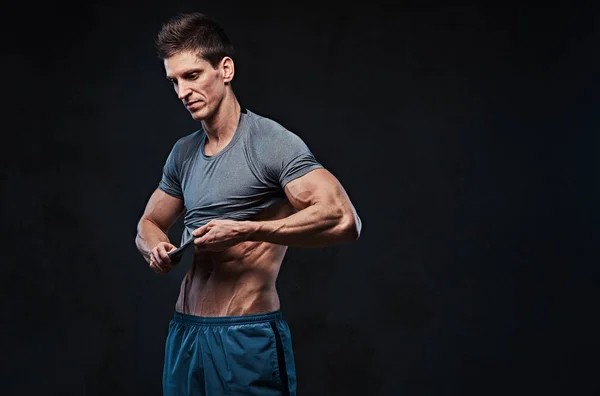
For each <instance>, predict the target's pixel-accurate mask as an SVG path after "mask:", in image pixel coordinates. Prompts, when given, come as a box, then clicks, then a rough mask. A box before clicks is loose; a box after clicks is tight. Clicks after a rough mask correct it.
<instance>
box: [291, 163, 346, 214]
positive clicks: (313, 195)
mask: <svg viewBox="0 0 600 396" xmlns="http://www.w3.org/2000/svg"><path fill="white" fill-rule="evenodd" d="M284 191H285V194H286V196H287V198H288V200H289V201H290V203H291V204H292V205H293V206H294V208H296V209H298V210H302V209H304V208H307V207H308V206H311V205H315V204H323V205H336V206H341V207H343V208H344V207H346V206H348V205H351V204H350V200H349V198H348V195H347V194H346V192H345V191H344V188H343V187H342V185H341V184H340V182H339V180H338V179H337V178H336V177H335V176H334V175H332V174H331V173H330V172H329V171H328V170H326V169H324V168H320V169H315V170H313V171H310V172H308V173H307V174H305V175H304V176H301V177H299V178H297V179H295V180H292V181H291V182H289V183H288V184H286V186H285V188H284Z"/></svg>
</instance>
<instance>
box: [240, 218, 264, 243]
mask: <svg viewBox="0 0 600 396" xmlns="http://www.w3.org/2000/svg"><path fill="white" fill-rule="evenodd" d="M259 229H260V224H259V222H257V221H244V223H243V227H242V233H243V235H244V239H245V240H247V241H251V242H256V241H258V239H257V236H258V235H257V234H258V230H259Z"/></svg>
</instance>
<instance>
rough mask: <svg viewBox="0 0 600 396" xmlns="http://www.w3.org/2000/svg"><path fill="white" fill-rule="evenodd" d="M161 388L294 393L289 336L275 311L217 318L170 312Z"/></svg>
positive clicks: (178, 392)
mask: <svg viewBox="0 0 600 396" xmlns="http://www.w3.org/2000/svg"><path fill="white" fill-rule="evenodd" d="M163 392H164V396H192V395H194V396H196V395H219V396H221V395H265V396H267V395H295V394H296V369H295V364H294V353H293V351H292V339H291V335H290V329H289V327H288V325H287V323H286V322H285V321H284V320H283V318H282V315H281V311H279V310H278V311H274V312H269V313H266V314H258V315H245V316H219V317H203V316H195V315H187V314H183V313H180V312H175V315H174V317H173V319H172V320H171V322H170V323H169V333H168V335H167V340H166V344H165V364H164V369H163Z"/></svg>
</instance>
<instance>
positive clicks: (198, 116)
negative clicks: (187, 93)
mask: <svg viewBox="0 0 600 396" xmlns="http://www.w3.org/2000/svg"><path fill="white" fill-rule="evenodd" d="M190 114H191V116H192V118H193V119H194V120H196V121H201V120H203V119H205V118H206V117H208V116H209V115H210V114H209V111H208V109H207V108H206V107H202V108H201V109H197V110H196V111H193V112H191V113H190Z"/></svg>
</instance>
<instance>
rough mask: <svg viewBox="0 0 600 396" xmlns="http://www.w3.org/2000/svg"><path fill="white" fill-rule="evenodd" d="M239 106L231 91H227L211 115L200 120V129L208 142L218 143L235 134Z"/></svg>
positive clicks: (239, 110) (238, 117)
mask: <svg viewBox="0 0 600 396" xmlns="http://www.w3.org/2000/svg"><path fill="white" fill-rule="evenodd" d="M240 112H241V106H240V104H239V103H238V101H237V98H236V97H235V95H234V94H233V92H232V91H231V90H227V91H226V94H225V97H224V98H223V100H222V101H221V103H220V104H219V107H218V108H217V110H216V111H215V113H214V114H213V115H211V116H210V117H207V118H205V119H204V120H202V128H203V129H204V131H205V132H206V136H207V138H208V140H215V141H217V142H218V141H220V140H221V139H227V138H228V137H231V136H233V135H234V134H235V130H236V129H237V126H238V121H239V119H240Z"/></svg>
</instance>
